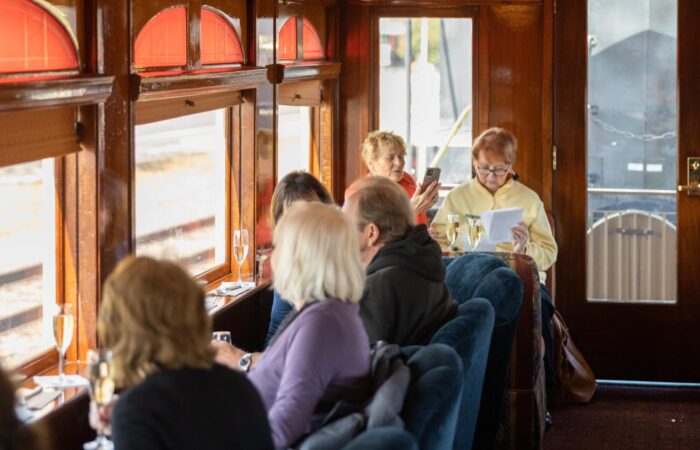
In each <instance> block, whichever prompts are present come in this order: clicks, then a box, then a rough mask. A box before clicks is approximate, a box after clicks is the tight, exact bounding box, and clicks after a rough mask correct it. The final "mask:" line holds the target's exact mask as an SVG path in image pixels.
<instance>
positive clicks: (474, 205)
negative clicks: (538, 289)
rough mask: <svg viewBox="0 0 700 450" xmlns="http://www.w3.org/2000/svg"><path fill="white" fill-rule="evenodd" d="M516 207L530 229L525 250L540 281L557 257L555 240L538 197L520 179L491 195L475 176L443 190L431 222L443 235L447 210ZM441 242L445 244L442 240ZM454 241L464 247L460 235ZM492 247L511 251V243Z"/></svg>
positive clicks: (465, 211)
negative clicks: (445, 193)
mask: <svg viewBox="0 0 700 450" xmlns="http://www.w3.org/2000/svg"><path fill="white" fill-rule="evenodd" d="M516 207H518V208H523V209H524V212H523V221H524V222H525V223H526V224H527V226H528V231H529V233H530V239H529V240H528V242H527V244H526V246H525V254H526V255H528V256H531V257H532V259H534V260H535V263H537V268H538V270H539V274H540V282H541V283H544V281H545V279H546V275H545V273H544V271H545V270H547V269H549V267H550V266H551V265H552V264H554V261H556V259H557V243H556V242H555V241H554V236H552V229H551V228H550V226H549V221H548V220H547V214H546V213H545V211H544V205H543V204H542V201H541V200H540V197H539V196H538V195H537V194H536V193H535V192H534V191H532V190H531V189H529V188H528V187H526V186H525V185H523V184H522V183H519V182H517V181H514V180H512V179H511V180H508V181H507V182H506V184H504V185H503V186H501V188H500V189H498V190H497V191H496V194H495V195H494V194H491V192H489V191H488V189H486V188H485V187H484V186H483V185H482V184H481V183H479V182H478V181H477V180H470V181H468V182H466V183H464V184H462V185H460V186H458V187H456V188H454V189H452V191H450V192H449V193H448V194H447V197H446V198H445V201H444V202H443V204H442V206H441V207H440V209H439V210H438V212H437V215H436V216H435V219H434V220H433V223H432V226H433V227H434V228H435V229H436V230H437V231H438V232H440V235H441V236H445V222H446V221H447V215H448V214H462V215H464V214H474V215H480V214H481V213H482V212H484V211H488V210H493V209H501V208H516ZM441 244H443V245H447V243H446V242H444V241H443V242H441ZM456 244H457V247H458V248H460V249H463V248H464V243H463V239H461V237H460V238H458V239H457V243H456ZM496 250H498V251H501V252H512V251H513V244H512V243H510V242H503V243H500V244H498V245H497V246H496Z"/></svg>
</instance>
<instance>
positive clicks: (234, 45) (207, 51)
mask: <svg viewBox="0 0 700 450" xmlns="http://www.w3.org/2000/svg"><path fill="white" fill-rule="evenodd" d="M200 26H201V28H200V30H201V38H202V43H201V53H202V64H225V63H242V62H243V48H242V47H241V43H240V41H239V40H238V36H237V35H236V30H235V29H234V28H233V27H232V26H231V24H230V23H229V22H228V20H227V18H226V17H225V16H224V15H222V14H220V13H219V12H218V11H215V10H214V9H212V8H208V7H206V6H203V7H202V21H201V24H200Z"/></svg>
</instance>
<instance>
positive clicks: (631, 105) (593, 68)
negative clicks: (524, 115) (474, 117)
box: [553, 0, 700, 382]
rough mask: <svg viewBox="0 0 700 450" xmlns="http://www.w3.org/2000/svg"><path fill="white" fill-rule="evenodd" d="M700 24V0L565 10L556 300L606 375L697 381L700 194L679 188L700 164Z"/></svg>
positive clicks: (589, 2) (559, 85) (592, 2)
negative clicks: (692, 164)
mask: <svg viewBox="0 0 700 450" xmlns="http://www.w3.org/2000/svg"><path fill="white" fill-rule="evenodd" d="M633 3H634V8H633V7H632V4H633ZM625 8H627V9H625ZM640 10H644V11H642V12H640ZM640 14H641V15H643V14H646V15H647V16H646V24H647V25H644V26H639V24H635V23H633V22H634V20H638V21H641V22H643V20H641V19H644V18H643V17H640ZM698 21H700V4H698V2H696V1H695V0H645V1H643V2H638V3H637V2H629V1H621V0H605V1H602V0H567V1H560V2H558V5H557V12H556V15H555V50H554V67H555V83H554V96H555V102H554V113H555V114H554V120H555V125H554V138H553V140H554V144H555V146H556V167H555V172H554V210H555V211H554V213H555V217H556V222H557V224H556V225H557V226H556V228H557V240H558V242H559V245H560V247H559V259H558V261H557V280H556V282H557V286H556V292H557V298H556V302H557V307H558V309H559V310H560V311H561V312H562V313H563V315H564V317H565V319H566V321H567V323H568V325H569V326H570V328H571V331H572V334H573V338H574V339H575V341H576V344H577V346H579V347H580V348H581V350H582V351H583V353H584V355H585V356H586V358H587V359H588V361H589V362H590V363H591V365H592V367H593V369H594V371H595V372H596V375H597V376H598V378H603V379H619V380H646V381H674V382H698V381H700V356H699V355H700V353H699V352H700V350H698V348H699V346H700V270H699V269H698V268H697V267H696V265H695V264H694V263H695V261H694V258H693V257H694V255H695V254H696V253H697V251H698V250H700V233H699V232H698V230H699V229H700V196H689V195H688V194H687V193H685V192H683V193H679V192H677V190H676V186H677V185H683V184H686V183H687V170H688V167H687V166H688V157H697V156H700V83H698V80H700V28H699V27H697V23H698ZM635 89H636V90H635Z"/></svg>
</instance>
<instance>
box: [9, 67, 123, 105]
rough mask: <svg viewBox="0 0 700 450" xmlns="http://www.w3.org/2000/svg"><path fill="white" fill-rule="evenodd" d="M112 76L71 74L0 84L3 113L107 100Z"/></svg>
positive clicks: (110, 89) (110, 90)
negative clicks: (69, 75) (62, 76)
mask: <svg viewBox="0 0 700 450" xmlns="http://www.w3.org/2000/svg"><path fill="white" fill-rule="evenodd" d="M112 81H113V77H110V76H91V75H82V76H71V77H67V78H57V79H49V80H41V81H23V82H20V83H8V82H4V83H0V112H2V111H16V110H21V109H34V108H48V107H52V106H78V105H86V104H92V103H100V102H104V101H105V100H106V99H107V97H109V96H110V94H111V92H112Z"/></svg>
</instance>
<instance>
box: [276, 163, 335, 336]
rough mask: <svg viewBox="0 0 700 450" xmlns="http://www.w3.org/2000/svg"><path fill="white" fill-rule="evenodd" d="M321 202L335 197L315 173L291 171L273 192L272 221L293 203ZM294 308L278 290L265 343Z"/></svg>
mask: <svg viewBox="0 0 700 450" xmlns="http://www.w3.org/2000/svg"><path fill="white" fill-rule="evenodd" d="M299 201H305V202H321V203H325V204H327V205H332V204H333V197H331V194H330V193H329V192H328V190H327V189H326V187H325V186H323V184H321V182H320V181H318V180H317V179H316V178H315V177H314V176H313V175H311V174H310V173H307V172H302V171H298V172H290V173H288V174H287V175H285V176H284V178H282V179H281V180H280V181H279V183H277V187H276V188H275V192H274V193H273V194H272V204H271V205H270V223H271V224H272V227H273V228H274V226H275V224H276V223H277V222H279V221H280V219H281V218H282V214H283V213H284V210H285V209H287V208H288V207H289V206H290V205H291V204H292V203H294V202H299ZM291 310H292V304H291V303H289V302H288V301H286V300H283V299H281V298H280V296H279V293H278V292H277V290H275V291H274V294H273V297H272V310H271V312H270V325H269V327H268V330H267V337H266V338H265V345H267V344H269V342H270V340H271V339H272V336H274V335H275V332H276V331H277V327H279V324H280V323H281V322H282V320H283V319H284V318H285V317H286V316H287V314H289V312H290V311H291Z"/></svg>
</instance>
